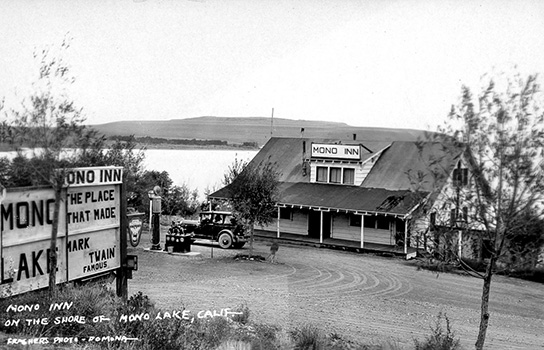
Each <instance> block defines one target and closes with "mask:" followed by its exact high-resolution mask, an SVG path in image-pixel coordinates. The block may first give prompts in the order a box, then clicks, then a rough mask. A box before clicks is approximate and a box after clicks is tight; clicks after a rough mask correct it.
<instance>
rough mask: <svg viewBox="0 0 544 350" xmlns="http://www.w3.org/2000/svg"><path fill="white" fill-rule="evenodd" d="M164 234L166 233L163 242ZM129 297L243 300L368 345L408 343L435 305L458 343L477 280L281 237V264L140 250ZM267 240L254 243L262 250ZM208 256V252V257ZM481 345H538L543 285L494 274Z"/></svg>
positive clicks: (471, 329)
mask: <svg viewBox="0 0 544 350" xmlns="http://www.w3.org/2000/svg"><path fill="white" fill-rule="evenodd" d="M163 242H164V241H163ZM149 246H150V243H149V236H148V235H143V236H142V243H141V244H140V246H139V247H137V248H131V249H129V253H130V254H137V255H138V256H139V270H138V271H136V272H134V279H132V280H130V281H129V295H132V294H134V293H136V292H138V291H142V292H143V293H144V294H146V295H148V296H149V297H150V298H151V299H152V300H154V301H155V303H156V305H157V306H158V307H160V308H163V309H165V310H167V309H172V310H174V309H176V310H177V309H181V308H186V309H188V310H191V311H194V312H198V311H199V310H213V309H216V310H220V309H223V308H235V307H237V306H239V305H240V304H245V305H247V306H248V307H249V309H250V312H251V316H250V319H252V320H253V321H256V322H262V323H270V324H275V325H280V326H281V327H282V328H284V329H290V328H293V327H300V326H302V325H306V324H311V325H315V326H317V327H319V328H320V329H322V330H323V331H324V332H325V333H338V334H341V335H343V336H345V337H347V338H349V339H352V340H356V341H361V342H364V343H367V344H385V343H391V344H398V345H401V346H406V347H413V339H414V338H418V339H423V338H424V337H425V336H426V335H428V334H430V327H431V326H432V325H433V324H434V322H435V321H436V316H437V315H438V314H439V312H443V313H445V314H446V315H447V316H448V318H449V319H450V321H451V323H452V327H453V329H454V331H455V332H456V334H457V335H458V336H459V337H460V338H461V342H462V345H463V346H464V347H465V348H467V349H471V348H473V347H474V342H475V341H476V335H477V331H478V325H479V315H480V312H479V308H480V297H481V289H482V281H481V280H478V279H475V278H471V277H467V276H461V275H457V274H440V275H439V276H437V275H436V274H435V273H432V272H429V271H424V270H419V271H418V270H417V267H416V265H415V264H414V263H413V262H407V261H403V260H398V259H393V258H382V257H376V256H371V255H362V254H356V253H347V252H342V251H334V250H326V249H319V248H312V247H301V246H292V245H289V246H286V245H280V249H279V252H278V255H277V259H278V264H271V263H264V262H257V261H235V260H234V259H232V257H234V256H235V255H236V254H239V253H243V254H248V252H249V249H248V248H244V249H240V250H221V249H220V248H218V247H217V246H216V247H213V248H212V247H211V246H202V245H199V246H196V245H195V246H193V249H192V250H193V252H200V253H201V256H200V257H199V258H188V257H184V256H177V255H168V254H166V253H158V252H150V251H145V250H144V249H143V248H145V247H149ZM268 251H269V243H266V242H256V245H255V253H257V254H260V255H263V256H266V255H267V254H268ZM212 254H213V258H212ZM490 311H491V317H490V324H489V329H488V333H487V342H486V345H487V346H486V348H487V349H544V286H543V285H541V284H537V283H533V282H528V281H523V280H518V279H512V278H507V277H502V276H496V277H494V280H493V281H492V292H491V303H490Z"/></svg>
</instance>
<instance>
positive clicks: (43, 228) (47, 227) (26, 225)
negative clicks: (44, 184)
mask: <svg viewBox="0 0 544 350" xmlns="http://www.w3.org/2000/svg"><path fill="white" fill-rule="evenodd" d="M54 205H55V192H54V191H53V189H50V188H33V189H25V188H18V189H14V190H11V189H8V191H7V193H6V197H5V198H4V199H3V201H2V203H1V206H0V229H1V232H0V248H1V249H0V286H1V288H0V296H8V294H19V293H24V292H28V291H30V290H33V289H39V288H43V287H46V286H47V285H48V284H49V271H50V268H49V263H48V255H49V249H50V245H51V240H50V239H51V230H52V223H53V207H54ZM61 208H62V206H61ZM61 210H62V209H61ZM65 222H66V221H65V216H64V215H60V216H59V229H58V236H57V251H58V252H64V251H65V249H66V245H65V238H66V224H65ZM56 280H57V283H63V282H65V281H66V259H65V255H64V254H62V253H59V254H58V258H57V279H56Z"/></svg>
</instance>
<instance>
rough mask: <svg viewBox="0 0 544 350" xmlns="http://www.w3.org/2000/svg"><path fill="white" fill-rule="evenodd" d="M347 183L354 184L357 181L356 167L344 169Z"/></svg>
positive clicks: (344, 182) (345, 182)
mask: <svg viewBox="0 0 544 350" xmlns="http://www.w3.org/2000/svg"><path fill="white" fill-rule="evenodd" d="M342 183H343V184H345V185H353V184H354V183H355V169H344V181H343V182H342Z"/></svg>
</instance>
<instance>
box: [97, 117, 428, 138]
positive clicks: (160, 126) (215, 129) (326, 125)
mask: <svg viewBox="0 0 544 350" xmlns="http://www.w3.org/2000/svg"><path fill="white" fill-rule="evenodd" d="M90 127H92V128H94V129H96V130H97V131H99V132H101V133H103V134H104V135H106V136H116V135H120V136H129V135H134V136H135V137H146V136H149V137H157V138H166V139H200V140H222V141H227V142H228V143H229V144H242V143H244V142H255V143H257V144H258V145H263V144H264V143H266V141H268V139H269V138H270V137H271V136H274V137H301V136H302V135H303V136H304V137H308V138H324V139H339V140H347V139H353V138H356V139H357V140H367V141H415V140H417V139H419V138H421V137H423V136H424V134H425V131H423V130H417V129H396V128H383V127H360V126H351V125H348V124H346V123H343V122H334V121H312V120H300V119H297V120H295V119H287V118H274V120H273V121H272V120H271V118H266V117H217V116H202V117H194V118H187V119H170V120H159V121H153V120H132V121H115V122H110V123H104V124H95V125H90Z"/></svg>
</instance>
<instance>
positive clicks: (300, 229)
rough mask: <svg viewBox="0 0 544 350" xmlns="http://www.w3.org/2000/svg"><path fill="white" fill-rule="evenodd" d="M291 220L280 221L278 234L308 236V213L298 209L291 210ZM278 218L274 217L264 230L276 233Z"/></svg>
mask: <svg viewBox="0 0 544 350" xmlns="http://www.w3.org/2000/svg"><path fill="white" fill-rule="evenodd" d="M291 219H292V220H288V219H280V232H285V233H293V234H297V235H305V236H307V235H308V212H307V211H302V210H300V209H292V217H291ZM277 223H278V218H277V217H276V218H275V219H274V220H273V221H272V222H271V223H270V224H269V225H268V227H265V228H264V229H265V230H267V231H268V230H269V231H276V230H277V227H278V226H277Z"/></svg>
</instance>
